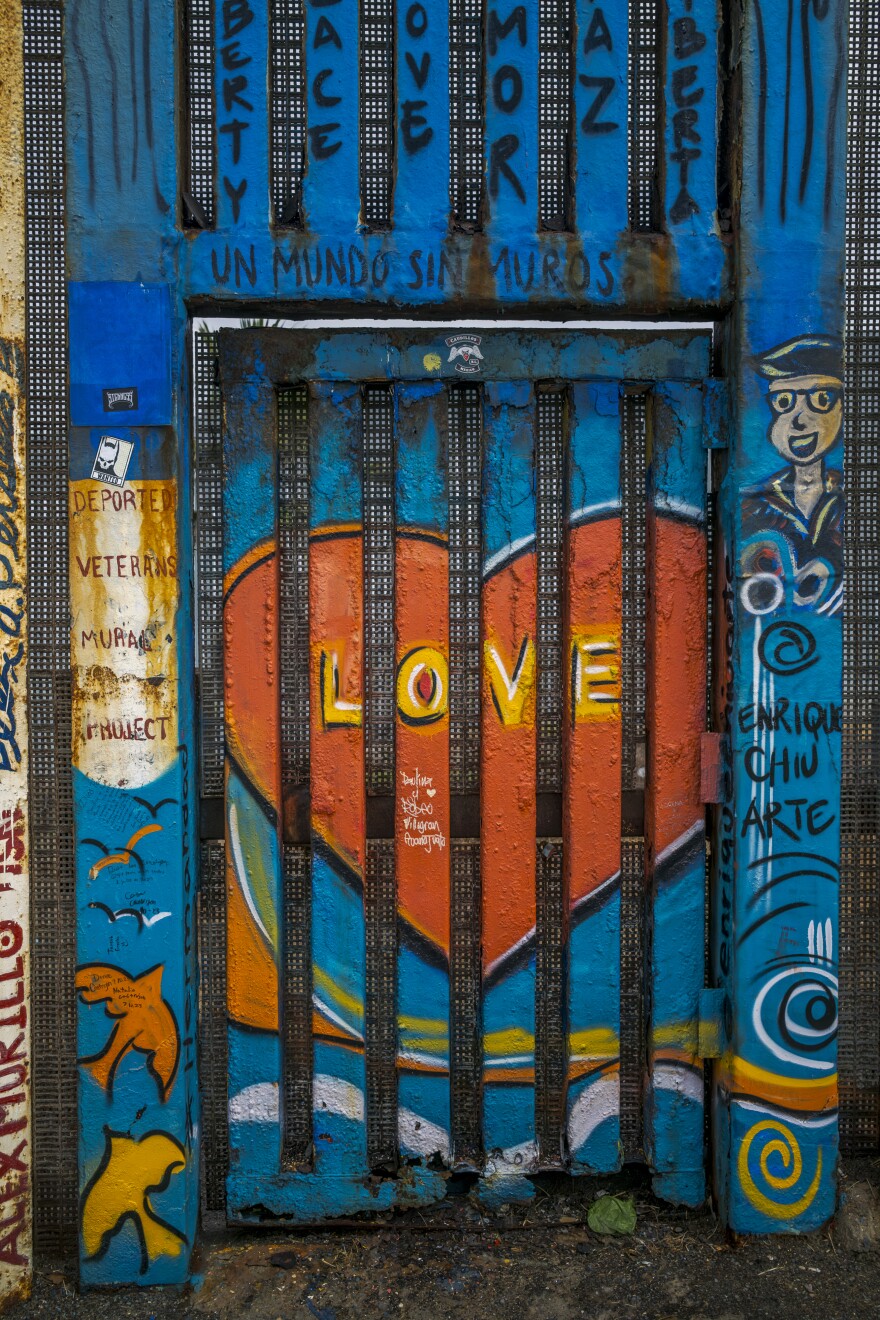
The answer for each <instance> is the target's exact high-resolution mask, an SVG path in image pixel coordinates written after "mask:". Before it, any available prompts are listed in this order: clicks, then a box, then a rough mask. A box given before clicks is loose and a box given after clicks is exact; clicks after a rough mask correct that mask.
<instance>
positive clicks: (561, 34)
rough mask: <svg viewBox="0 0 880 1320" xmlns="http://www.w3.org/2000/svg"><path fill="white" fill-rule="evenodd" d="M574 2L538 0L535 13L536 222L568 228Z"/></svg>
mask: <svg viewBox="0 0 880 1320" xmlns="http://www.w3.org/2000/svg"><path fill="white" fill-rule="evenodd" d="M573 36H574V15H573V0H540V5H539V10H538V220H539V223H540V225H541V228H542V229H550V230H565V229H570V228H571V193H572V169H571V148H572V111H573V108H574V88H573V85H572V79H573V73H574V59H573V56H574V51H573V45H572V42H573Z"/></svg>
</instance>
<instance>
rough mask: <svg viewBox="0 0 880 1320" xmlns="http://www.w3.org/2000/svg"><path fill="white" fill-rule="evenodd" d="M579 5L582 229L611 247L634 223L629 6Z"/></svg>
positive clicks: (578, 204) (577, 135) (583, 0)
mask: <svg viewBox="0 0 880 1320" xmlns="http://www.w3.org/2000/svg"><path fill="white" fill-rule="evenodd" d="M575 5H576V19H577V27H576V33H575V38H574V71H575V80H574V117H575V127H574V143H575V146H576V151H575V157H576V159H575V166H574V190H575V210H576V216H577V229H578V231H579V232H580V233H583V234H594V235H596V236H599V235H602V236H603V238H604V241H606V242H607V243H608V244H609V245H611V244H614V243H616V242H617V238H618V235H619V234H621V233H623V232H624V231H625V230H626V228H627V226H628V224H629V207H628V201H629V178H630V173H629V171H630V165H629V130H628V127H627V125H628V120H629V75H628V67H627V60H628V50H629V7H628V6H627V5H625V4H618V5H607V6H603V7H602V8H601V9H599V8H597V6H596V5H595V3H594V2H593V0H575ZM605 236H607V237H605Z"/></svg>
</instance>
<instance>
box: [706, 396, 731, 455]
mask: <svg viewBox="0 0 880 1320" xmlns="http://www.w3.org/2000/svg"><path fill="white" fill-rule="evenodd" d="M727 445H728V426H727V382H726V381H724V380H704V381H703V448H704V449H726V448H727Z"/></svg>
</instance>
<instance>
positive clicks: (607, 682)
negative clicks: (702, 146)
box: [224, 356, 705, 1221]
mask: <svg viewBox="0 0 880 1320" xmlns="http://www.w3.org/2000/svg"><path fill="white" fill-rule="evenodd" d="M425 360H426V361H427V360H428V357H427V356H426V359H425ZM474 361H475V362H476V361H477V359H474ZM477 370H479V367H477ZM483 389H484V431H483V498H482V541H483V552H482V553H483V561H482V565H483V567H482V579H483V587H482V604H481V614H482V635H483V643H482V648H483V649H482V666H481V667H482V685H483V691H482V699H481V716H480V719H481V739H482V755H481V817H482V823H481V842H480V847H481V859H482V865H481V884H482V907H481V911H480V914H479V917H478V920H479V923H480V924H479V929H480V935H479V938H480V941H481V944H482V951H483V968H482V1015H481V1034H482V1085H481V1093H480V1094H479V1095H478V1096H477V1097H476V1098H477V1101H478V1103H479V1106H480V1109H481V1114H482V1119H481V1122H482V1130H483V1141H484V1148H485V1152H486V1154H485V1162H484V1164H483V1167H482V1169H481V1173H482V1177H481V1180H480V1184H479V1195H480V1196H481V1198H482V1199H483V1200H485V1201H486V1202H487V1203H488V1204H495V1205H499V1204H502V1203H504V1202H510V1201H515V1200H525V1199H529V1198H531V1197H532V1196H533V1195H534V1184H533V1183H532V1182H531V1181H530V1180H529V1178H528V1174H530V1173H533V1172H535V1171H536V1170H537V1169H538V1168H539V1167H540V1152H539V1150H538V1146H537V1144H536V1136H535V1094H536V1092H535V1088H536V1079H535V1004H536V915H535V893H536V869H535V868H536V851H535V849H536V828H537V822H536V817H535V793H534V783H535V767H536V761H535V758H536V747H537V741H536V683H537V663H536V637H537V633H536V624H537V613H536V611H537V595H536V567H535V525H536V524H535V496H534V491H533V479H534V478H533V472H534V468H533V463H534V445H535V407H536V402H535V392H534V389H533V387H532V386H531V385H530V384H528V383H517V382H514V383H511V384H497V385H495V384H491V385H490V384H485V385H484V387H483ZM246 393H247V392H246V391H245V395H243V396H242V397H246ZM395 398H396V404H395V408H396V416H397V425H396V430H397V435H396V445H397V469H396V472H397V475H396V492H397V508H396V523H397V538H396V549H395V579H396V583H395V624H396V637H397V642H396V650H397V670H396V682H395V696H396V732H395V744H396V763H397V782H398V787H397V792H396V794H395V803H396V807H395V827H394V828H395V839H396V892H397V902H398V935H397V942H398V970H397V1015H398V1016H397V1050H396V1057H395V1059H394V1066H395V1069H396V1074H397V1122H398V1145H399V1150H400V1155H401V1158H402V1159H405V1160H406V1161H407V1169H406V1176H405V1177H404V1176H402V1175H399V1176H398V1178H397V1180H396V1181H394V1180H391V1179H389V1178H387V1177H382V1176H380V1175H378V1174H372V1175H371V1172H370V1165H369V1159H368V1149H367V1110H368V1104H369V1084H368V1071H367V1059H366V1044H365V1041H366V1038H365V1019H366V1012H367V1008H366V994H367V991H366V984H367V972H366V956H367V955H366V930H365V913H364V886H365V883H366V881H365V850H366V808H367V804H366V798H365V789H364V770H363V766H364V688H363V663H364V662H363V654H362V645H363V643H362V640H361V639H362V637H363V618H364V610H365V608H366V606H365V602H364V587H363V569H362V565H363V555H364V549H363V523H362V520H363V494H362V487H361V482H362V477H361V472H360V463H359V433H360V425H361V396H360V391H359V389H358V388H357V387H355V386H352V385H342V384H338V383H327V384H324V383H317V384H315V385H314V386H313V387H312V398H311V403H310V435H311V491H312V513H311V536H310V541H311V548H310V557H309V629H310V638H311V643H310V653H311V682H310V709H311V752H310V756H311V803H312V820H311V836H312V863H311V866H312V874H311V889H312V893H311V910H312V924H311V940H312V954H313V967H312V983H313V1004H314V1015H313V1039H312V1057H313V1069H312V1094H313V1103H314V1113H313V1125H314V1126H313V1149H314V1154H313V1158H312V1161H311V1164H310V1167H309V1168H308V1169H301V1170H299V1171H297V1172H293V1171H291V1172H289V1173H287V1174H285V1175H283V1176H281V1177H279V1176H278V1161H279V1154H280V1149H281V1124H282V1121H283V1116H282V1114H281V1106H280V1100H279V1095H280V1085H279V1082H280V1044H279V1004H280V974H279V967H280V964H281V957H282V950H281V944H280V934H279V932H280V929H281V920H280V902H281V878H280V853H279V796H278V794H279V783H280V748H279V741H278V720H277V702H278V693H277V654H278V650H277V648H278V633H277V624H276V620H277V618H278V595H277V593H278V565H277V550H276V544H275V539H274V534H273V527H274V520H275V517H276V513H275V508H274V501H275V499H277V488H276V485H275V478H274V476H273V462H274V460H273V457H272V441H271V438H270V439H269V441H268V442H261V443H260V444H259V445H254V443H253V436H254V428H253V425H252V424H251V423H250V422H249V418H250V417H251V414H250V413H249V412H248V405H247V404H242V403H241V402H240V401H239V398H238V396H236V395H233V399H234V402H233V404H232V406H231V407H230V411H229V414H228V417H229V432H228V438H227V470H228V471H229V472H230V473H235V479H234V480H233V481H231V482H230V492H231V493H230V498H229V502H228V504H227V524H226V555H227V563H228V565H229V566H228V568H227V571H226V603H225V616H224V617H225V636H226V646H227V672H228V675H229V684H228V688H227V693H228V697H227V700H228V705H227V790H226V811H227V830H228V836H227V840H228V841H227V866H228V874H229V935H228V964H229V983H228V984H229V992H228V993H229V1000H228V1002H229V1011H230V1019H231V1023H230V1122H231V1142H232V1147H233V1151H234V1152H235V1153H234V1155H233V1161H232V1166H231V1171H230V1176H229V1204H230V1211H231V1213H233V1214H235V1215H236V1216H237V1217H241V1218H244V1219H247V1218H250V1217H251V1215H252V1212H251V1210H250V1209H249V1207H250V1206H251V1205H253V1204H257V1203H258V1204H259V1205H261V1206H263V1207H264V1208H269V1209H271V1211H272V1212H273V1213H275V1214H278V1215H280V1216H285V1217H292V1218H295V1219H300V1220H304V1221H308V1220H314V1219H315V1218H316V1217H319V1216H327V1215H333V1214H337V1215H339V1214H350V1213H353V1212H356V1211H358V1210H365V1209H376V1208H377V1207H382V1206H386V1207H387V1206H390V1205H392V1204H395V1203H398V1204H415V1203H419V1202H422V1203H424V1202H428V1201H431V1200H434V1199H437V1198H439V1197H441V1196H443V1195H444V1194H445V1175H444V1172H443V1171H444V1170H446V1171H448V1170H449V1169H451V1168H452V1167H454V1165H455V1163H456V1151H455V1149H454V1142H453V1131H454V1121H453V1120H454V1114H453V1112H452V1110H451V1088H450V1054H449V1045H450V1022H451V1009H452V1005H451V1001H450V938H451V931H450V927H451V917H452V913H451V881H450V837H449V836H450V724H449V709H450V683H451V682H452V681H453V680H452V679H451V678H450V664H449V637H450V632H449V629H450V627H451V622H450V614H449V609H450V604H449V592H450V564H449V549H448V524H449V516H450V515H449V482H450V480H451V478H450V477H449V475H448V473H447V471H446V467H445V441H444V439H443V437H444V434H445V426H446V410H447V407H448V403H447V390H446V387H445V386H444V385H443V384H442V383H439V382H438V383H434V382H430V381H428V382H425V383H423V384H412V385H401V386H398V387H396V391H395ZM571 404H572V407H571V442H570V443H571V461H570V464H569V466H570V474H571V475H570V479H569V485H568V489H567V490H566V492H565V502H566V507H567V509H568V514H567V519H568V529H569V530H568V534H567V538H566V539H567V546H568V549H567V556H568V567H567V572H566V576H567V578H568V586H567V591H568V594H569V599H570V602H571V605H570V610H571V614H570V619H569V623H568V629H569V633H568V641H567V643H566V659H565V662H564V666H563V668H564V672H565V673H566V675H567V679H566V688H565V692H566V696H565V702H566V706H565V719H566V728H567V732H566V747H567V751H566V753H565V756H566V765H567V767H568V768H567V770H566V775H565V782H566V785H567V788H566V795H567V796H566V807H565V832H566V839H567V840H568V841H569V851H568V852H567V855H566V856H567V860H566V865H567V869H568V881H567V886H566V887H567V892H568V904H569V911H570V918H569V920H570V934H569V938H568V946H567V947H568V951H567V961H568V965H569V972H568V986H569V989H568V1003H567V1009H566V1019H567V1021H568V1051H567V1053H568V1065H567V1066H568V1077H567V1081H566V1083H565V1095H566V1100H565V1117H564V1127H565V1141H566V1146H567V1149H568V1151H569V1152H570V1160H571V1167H572V1168H573V1169H575V1170H577V1171H581V1172H597V1171H610V1170H614V1169H616V1168H618V1167H619V1165H620V1161H621V1153H620V1144H619V1117H618V1115H619V1109H620V1095H619V1085H618V1072H619V1053H620V1044H619V1031H620V1020H619V1003H618V997H619V980H618V975H619V973H618V970H617V969H618V967H619V947H620V911H619V886H620V831H619V827H618V828H617V829H616V830H615V829H607V828H605V826H604V823H605V821H607V819H608V816H609V814H610V813H614V812H616V813H617V815H618V816H619V813H620V809H621V806H620V804H621V798H620V789H619V783H620V773H619V766H620V737H621V710H620V703H621V678H620V664H621V659H620V647H621V614H622V597H621V580H622V579H621V572H622V568H621V522H620V498H621V496H620V457H621V455H620V430H621V422H620V406H621V405H620V392H619V387H618V385H617V384H616V383H614V384H608V385H586V384H585V385H577V386H575V387H573V391H572V396H571ZM250 406H251V407H254V406H257V405H255V404H254V403H251V404H250ZM666 407H667V408H668V411H669V419H670V425H669V426H668V427H667V429H666V431H664V433H663V435H662V437H660V436H658V442H657V448H656V454H655V459H654V472H655V487H656V488H655V493H654V496H653V505H652V507H653V508H654V517H655V530H654V538H655V541H656V543H657V545H658V547H662V548H658V552H657V553H658V575H657V588H658V592H659V593H660V594H659V598H658V602H657V609H656V617H657V619H658V633H657V638H658V640H657V646H658V647H659V648H660V649H661V650H662V651H663V652H664V654H665V653H666V652H667V651H668V652H669V657H668V658H669V665H670V669H673V670H674V669H675V666H676V660H675V658H674V655H673V652H674V653H675V654H677V655H679V656H683V652H682V650H681V648H680V646H679V645H678V644H677V640H676V639H677V636H678V634H679V632H680V630H681V627H682V626H684V625H686V626H688V627H696V628H697V629H700V628H702V627H704V626H705V625H704V622H701V619H702V611H703V608H704V605H703V602H704V600H705V531H704V526H703V523H704V516H705V515H704V508H703V505H704V492H703V472H702V429H701V428H702V398H701V393H700V390H699V388H694V387H692V386H691V387H683V388H681V389H678V390H675V389H673V388H672V387H670V388H669V390H668V392H667V396H666ZM246 439H247V441H248V443H245V440H246ZM512 510H513V511H515V515H514V516H513V517H512V516H511V511H512ZM244 511H246V516H242V515H243V514H244ZM667 562H668V563H670V564H671V563H676V564H679V565H681V564H688V565H690V566H692V570H691V569H689V571H688V572H687V573H681V572H679V573H678V574H676V575H672V574H666V573H661V572H660V571H659V570H660V568H662V564H663V563H667ZM701 583H702V586H701ZM341 584H344V590H340V585H341ZM254 619H261V620H263V629H262V632H261V633H260V636H259V644H260V646H261V647H262V648H263V650H262V654H263V660H262V662H261V663H260V664H258V665H255V664H254V663H253V643H254V633H253V621H254ZM660 620H664V622H663V623H660V622H659V621H660ZM245 638H247V639H249V644H248V645H247V646H245V643H244V639H245ZM673 690H674V696H673V697H671V698H670V699H669V700H668V701H666V702H665V703H663V702H662V701H660V700H659V699H658V701H657V709H656V719H657V720H658V722H659V723H658V730H660V731H661V732H659V734H658V742H659V745H660V746H662V747H666V748H667V749H668V752H669V756H668V764H664V789H663V799H662V800H658V803H657V810H656V824H655V826H653V827H652V830H653V834H652V838H653V841H654V848H655V863H654V865H655V874H656V885H657V890H656V897H655V900H654V902H655V925H656V929H657V935H656V939H655V964H656V965H655V970H654V973H653V977H654V1019H653V1031H652V1049H653V1057H654V1068H653V1074H652V1088H651V1094H652V1096H653V1100H652V1106H653V1107H652V1118H651V1132H652V1140H653V1150H654V1152H655V1167H656V1170H657V1175H658V1183H657V1186H658V1190H660V1191H661V1192H662V1194H663V1195H666V1196H668V1197H669V1198H670V1199H672V1200H675V1201H681V1202H683V1203H686V1204H700V1203H701V1202H702V1200H703V1198H704V1195H705V1187H704V1177H703V1163H702V1150H703V1139H702V1126H703V1091H702V1067H701V1063H700V1060H699V1057H698V1044H697V1036H698V1025H699V1023H698V1018H699V1008H698V1001H699V993H700V990H701V988H702V985H703V977H704V969H703V963H702V941H701V940H700V939H699V938H697V935H698V931H699V930H702V927H703V922H704V866H705V863H704V857H703V850H704V835H703V816H704V809H703V806H702V803H701V801H700V796H699V730H700V728H701V727H702V722H703V719H704V691H705V671H704V662H703V660H702V657H700V656H699V655H697V656H696V658H694V657H691V658H687V657H686V656H685V657H684V658H683V668H681V667H680V675H679V677H677V678H675V679H673ZM683 712H687V721H686V722H684V723H683V721H682V715H683ZM688 721H689V724H688ZM694 749H696V751H695V750H694ZM615 762H616V764H617V766H618V775H617V783H618V787H617V788H616V789H615V788H614V787H612V782H613V776H609V768H610V767H613V766H614V765H615ZM667 804H668V805H667ZM673 967H674V968H675V971H674V974H673V972H672V968H673ZM609 969H610V973H611V974H610V975H609ZM438 1161H439V1164H438Z"/></svg>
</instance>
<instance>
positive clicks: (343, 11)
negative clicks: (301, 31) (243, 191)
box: [303, 0, 361, 234]
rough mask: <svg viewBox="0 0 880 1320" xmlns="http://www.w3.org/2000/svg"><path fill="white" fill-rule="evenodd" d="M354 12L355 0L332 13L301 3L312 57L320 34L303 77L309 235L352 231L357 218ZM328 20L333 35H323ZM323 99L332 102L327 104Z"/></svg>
mask: <svg viewBox="0 0 880 1320" xmlns="http://www.w3.org/2000/svg"><path fill="white" fill-rule="evenodd" d="M359 12H360V11H359V6H358V0H339V2H338V3H337V4H335V5H334V6H333V13H332V18H331V16H330V15H329V14H328V13H327V12H326V9H325V8H323V7H321V8H319V7H316V6H315V5H306V50H307V51H311V52H312V58H313V59H314V52H315V46H316V42H317V41H318V39H319V33H320V37H321V45H320V46H319V47H318V50H319V52H320V58H321V63H320V66H319V67H318V68H317V69H315V70H314V72H313V73H312V74H311V76H310V77H308V78H307V79H306V84H307V87H308V103H307V105H306V118H307V123H308V129H307V133H306V137H307V141H308V160H307V162H306V174H305V178H304V180H303V223H304V225H306V226H307V227H308V228H309V230H310V231H311V232H312V233H313V234H333V233H336V232H337V230H338V228H339V226H340V225H346V226H348V228H349V229H350V230H353V229H354V227H355V225H357V224H358V223H359V221H360V218H361V195H360V173H359V166H358V156H359V143H360V120H359V107H360V90H361V88H360V79H359V78H353V77H352V67H353V64H352V61H353V58H354V54H355V52H356V51H357V49H358V41H359V21H358V20H359ZM328 24H329V27H330V30H331V31H332V33H333V34H334V36H332V37H331V36H329V35H328V34H327V28H328ZM322 29H323V30H322ZM337 43H338V44H337ZM318 75H320V76H318ZM328 100H332V101H334V102H336V104H334V105H331V106H328V105H327V104H326V103H327V101H328Z"/></svg>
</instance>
